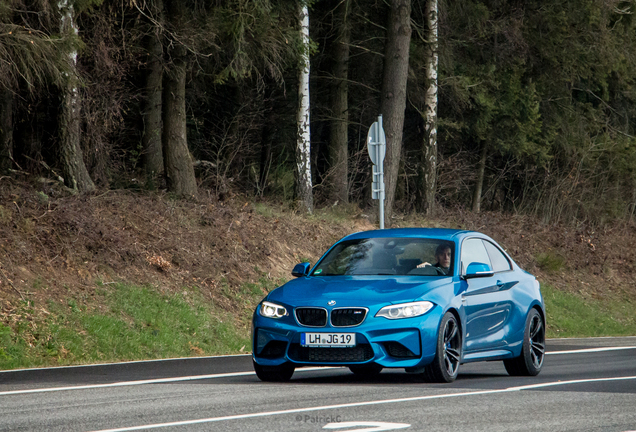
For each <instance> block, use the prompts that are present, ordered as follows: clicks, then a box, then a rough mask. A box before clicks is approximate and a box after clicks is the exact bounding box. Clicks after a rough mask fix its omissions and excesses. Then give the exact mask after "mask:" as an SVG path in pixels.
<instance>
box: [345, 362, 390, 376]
mask: <svg viewBox="0 0 636 432" xmlns="http://www.w3.org/2000/svg"><path fill="white" fill-rule="evenodd" d="M382 369H383V367H382V366H380V365H379V364H376V363H371V364H368V365H357V366H349V370H350V371H351V372H353V373H354V374H355V375H357V376H360V377H374V376H377V375H378V374H379V373H380V372H382Z"/></svg>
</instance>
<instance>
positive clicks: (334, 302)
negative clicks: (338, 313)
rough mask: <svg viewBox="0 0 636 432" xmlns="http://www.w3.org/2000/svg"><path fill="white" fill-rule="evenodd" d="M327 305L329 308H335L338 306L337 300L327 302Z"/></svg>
mask: <svg viewBox="0 0 636 432" xmlns="http://www.w3.org/2000/svg"><path fill="white" fill-rule="evenodd" d="M327 304H328V305H329V306H335V305H336V301H335V300H329V301H328V302H327Z"/></svg>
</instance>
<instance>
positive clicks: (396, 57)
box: [381, 0, 411, 226]
mask: <svg viewBox="0 0 636 432" xmlns="http://www.w3.org/2000/svg"><path fill="white" fill-rule="evenodd" d="M410 42H411V0H391V10H390V12H389V25H388V29H387V41H386V46H385V51H384V74H383V77H382V103H381V112H382V116H383V123H384V132H385V134H386V141H387V146H386V158H385V161H384V173H385V174H384V180H385V190H386V202H385V218H386V221H387V225H388V226H391V215H392V213H393V203H394V201H395V189H396V184H397V181H398V171H399V167H400V158H401V155H402V128H403V126H404V110H405V107H406V81H407V75H408V66H409V45H410Z"/></svg>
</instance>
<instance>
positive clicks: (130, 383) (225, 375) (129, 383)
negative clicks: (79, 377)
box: [0, 367, 335, 396]
mask: <svg viewBox="0 0 636 432" xmlns="http://www.w3.org/2000/svg"><path fill="white" fill-rule="evenodd" d="M325 369H335V368H333V367H310V368H302V369H298V370H297V371H298V372H311V371H317V370H325ZM248 375H254V372H230V373H221V374H212V375H192V376H184V377H171V378H157V379H149V380H139V381H120V382H114V383H109V384H89V385H83V386H72V387H49V388H37V389H25V390H9V391H3V392H0V396H9V395H19V394H27V393H49V392H56V391H65V390H90V389H98V388H108V387H127V386H136V385H145V384H162V383H172V382H180V381H196V380H207V379H216V378H231V377H239V376H248Z"/></svg>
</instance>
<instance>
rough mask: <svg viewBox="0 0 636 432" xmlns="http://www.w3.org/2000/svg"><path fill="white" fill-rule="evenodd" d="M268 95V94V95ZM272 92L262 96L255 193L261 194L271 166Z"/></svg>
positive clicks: (273, 125) (273, 124)
mask: <svg viewBox="0 0 636 432" xmlns="http://www.w3.org/2000/svg"><path fill="white" fill-rule="evenodd" d="M268 95H269V96H268ZM272 97H273V92H269V93H268V94H266V95H264V97H263V99H264V100H263V107H264V111H265V116H264V124H263V129H262V130H261V157H260V164H259V170H258V184H257V185H256V194H257V195H260V196H263V194H264V193H265V189H266V188H267V178H268V176H269V170H270V168H271V166H272V140H273V135H274V128H275V127H276V126H275V123H274V110H273V106H272V105H273V103H272Z"/></svg>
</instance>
